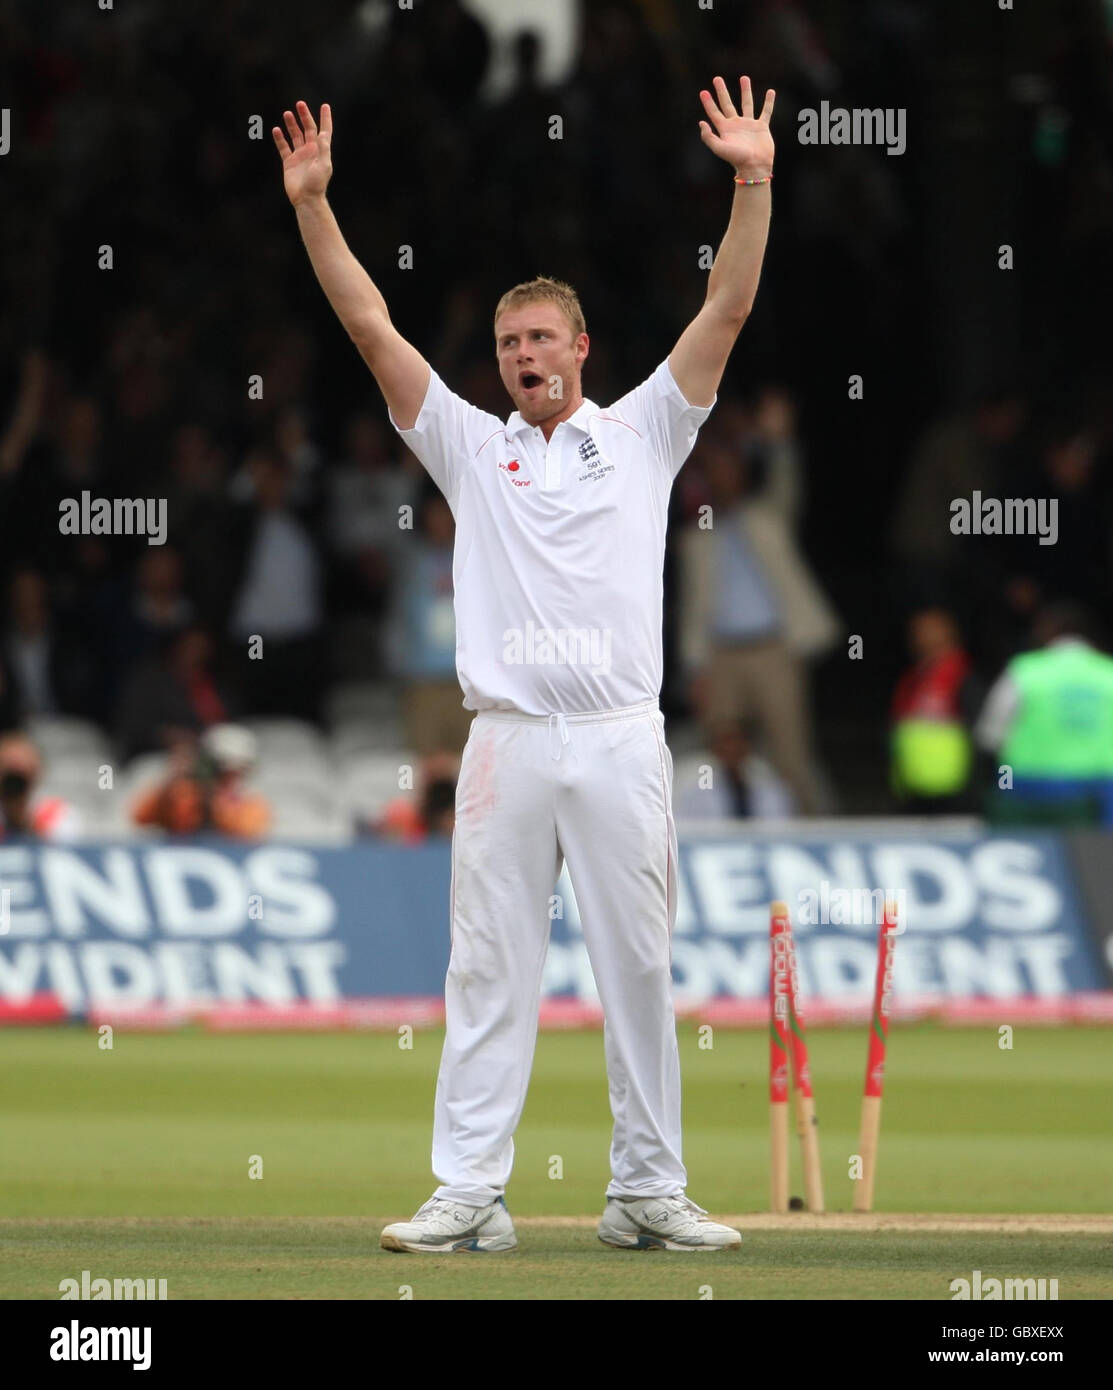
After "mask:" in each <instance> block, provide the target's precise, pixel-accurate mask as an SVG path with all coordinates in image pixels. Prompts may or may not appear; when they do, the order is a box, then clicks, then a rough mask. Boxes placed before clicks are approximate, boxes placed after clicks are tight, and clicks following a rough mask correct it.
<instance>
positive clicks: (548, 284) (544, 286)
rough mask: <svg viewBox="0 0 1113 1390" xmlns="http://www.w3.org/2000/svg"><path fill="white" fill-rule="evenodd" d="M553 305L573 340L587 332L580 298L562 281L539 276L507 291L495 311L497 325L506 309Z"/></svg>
mask: <svg viewBox="0 0 1113 1390" xmlns="http://www.w3.org/2000/svg"><path fill="white" fill-rule="evenodd" d="M540 303H547V304H555V305H556V306H557V308H558V309H559V310H560V311H561V313H562V314H563V315H564V317H565V318H566V319H567V320H568V322H569V323H570V324H571V326H572V336H573V338H576V337H578V336H579V335H580V334H581V333H586V332H587V326H586V324H585V323H584V311H583V309H582V308H581V307H580V296H579V295H578V294H577V293H576V291H575V290H574V289H573V288H572V286H571V285H566V284H565V283H564V281H563V280H550V279H549V277H548V276H547V275H539V276H538V277H537V279H536V280H526V281H525V282H524V283H522V284H521V285H515V286H514V288H513V289H512V290H507V291H506V293H505V294H504V295H503V297H502V298H501V299H500V300H499V302H498V307H497V308H496V309H495V323H496V324H497V323H498V321H499V319H500V318H501V317H502V315H503V314H505V313H506V311H507V310H508V309H521V308H522V307H523V306H524V305H526V304H540Z"/></svg>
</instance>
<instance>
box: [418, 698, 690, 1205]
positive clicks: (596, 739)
mask: <svg viewBox="0 0 1113 1390" xmlns="http://www.w3.org/2000/svg"><path fill="white" fill-rule="evenodd" d="M565 860H567V861H568V872H569V876H570V877H571V879H572V886H573V888H574V889H575V891H576V901H577V903H578V905H579V909H580V919H581V924H582V927H583V934H584V941H585V944H586V946H587V951H588V956H589V958H590V960H591V968H592V970H593V972H594V974H595V982H596V987H597V989H598V991H599V998H600V1002H601V1004H602V1006H603V1012H604V1016H605V1026H604V1046H605V1053H606V1060H607V1078H608V1083H609V1089H610V1101H611V1113H612V1114H613V1116H614V1132H613V1137H612V1140H611V1173H612V1177H611V1181H610V1184H609V1185H608V1187H607V1195H608V1196H609V1197H610V1196H615V1197H620V1196H627V1197H650V1196H654V1197H662V1196H671V1195H672V1194H674V1193H679V1192H683V1190H684V1188H685V1187H686V1185H687V1175H686V1174H685V1171H684V1165H683V1163H682V1162H681V1157H680V1148H681V1143H680V1058H679V1053H678V1049H677V1042H676V1020H675V1016H674V1013H673V1004H672V990H671V970H670V966H671V940H672V929H673V924H674V922H675V920H676V830H675V828H674V826H673V819H672V758H671V756H670V754H669V751H668V749H667V747H666V746H665V738H664V717H663V715H662V714H661V711H660V709H659V708H658V706H657V704H656V702H654V701H651V702H647V703H645V704H640V705H631V706H629V707H627V708H624V709H615V710H609V711H607V712H606V713H603V714H575V715H573V714H568V715H564V714H554V715H551V716H549V717H548V718H545V717H535V716H530V715H524V714H517V713H515V712H512V711H506V712H504V711H501V710H499V711H481V712H480V713H479V714H477V715H476V717H475V719H474V720H473V721H472V726H471V731H470V733H469V735H468V741H467V744H466V746H465V748H464V754H463V760H462V764H461V769H460V780H459V784H458V786H457V792H456V830H455V833H454V835H453V837H452V905H451V922H452V952H451V957H450V960H449V966H448V977H447V979H446V981H445V1027H446V1033H445V1043H444V1052H443V1054H442V1056H441V1066H440V1074H439V1076H438V1078H437V1093H436V1102H435V1113H434V1123H433V1172H434V1173H435V1174H436V1176H437V1178H438V1180H439V1181H440V1183H441V1186H440V1187H439V1188H438V1189H437V1196H440V1197H448V1198H451V1199H452V1200H454V1201H458V1202H464V1203H470V1204H473V1205H476V1206H482V1205H486V1204H487V1203H489V1202H493V1201H494V1200H495V1198H496V1197H498V1196H499V1195H500V1194H501V1193H502V1192H503V1191H504V1190H505V1188H506V1184H507V1182H508V1181H509V1179H510V1170H511V1167H512V1166H513V1162H514V1138H513V1136H514V1131H515V1129H516V1128H517V1125H518V1120H519V1119H520V1117H521V1114H522V1107H523V1106H524V1104H525V1099H526V1090H527V1088H528V1086H529V1077H530V1071H531V1069H532V1066H533V1052H534V1045H535V1043H536V1041H537V1014H538V1004H539V996H540V990H541V973H542V969H543V967H544V964H545V955H546V951H547V948H548V943H549V920H550V919H549V903H550V899H551V897H552V894H553V892H554V889H555V886H556V880H557V877H558V876H559V874H560V870H561V866H562V864H563V863H564V861H565Z"/></svg>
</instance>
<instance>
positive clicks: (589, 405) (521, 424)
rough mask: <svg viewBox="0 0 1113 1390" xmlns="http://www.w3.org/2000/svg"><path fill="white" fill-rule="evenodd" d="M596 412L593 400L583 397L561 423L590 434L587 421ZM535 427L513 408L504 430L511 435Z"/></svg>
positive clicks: (596, 407)
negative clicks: (572, 412) (580, 402)
mask: <svg viewBox="0 0 1113 1390" xmlns="http://www.w3.org/2000/svg"><path fill="white" fill-rule="evenodd" d="M598 414H599V407H598V406H597V405H596V404H595V402H594V401H589V400H586V399H585V400H584V401H583V403H582V404H581V406H580V408H579V409H578V410H577V411H576V413H575V414H574V415H570V416H569V417H568V419H567V420H563V421H562V422H561V423H562V424H565V425H568V426H569V427H570V428H571V429H575V430H579V431H580V433H581V434H590V433H591V431H590V430H589V429H588V424H587V422H588V420H590V419H591V417H592V416H593V415H598ZM536 428H537V427H536V426H535V425H530V424H527V422H526V421H525V420H523V419H522V416H521V413H520V412H519V411H517V410H515V411H514V412H513V414H511V415H510V417H509V418H508V419H507V421H506V432H507V434H511V435H517V434H525V433H526V432H527V431H529V430H533V429H536ZM559 428H560V425H558V426H557V429H559Z"/></svg>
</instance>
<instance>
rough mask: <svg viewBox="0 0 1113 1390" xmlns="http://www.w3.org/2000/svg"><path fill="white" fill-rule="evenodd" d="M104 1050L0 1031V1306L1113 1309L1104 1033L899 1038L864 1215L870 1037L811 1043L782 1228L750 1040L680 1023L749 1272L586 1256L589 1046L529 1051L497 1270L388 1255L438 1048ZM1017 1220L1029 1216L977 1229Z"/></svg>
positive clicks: (723, 1265)
mask: <svg viewBox="0 0 1113 1390" xmlns="http://www.w3.org/2000/svg"><path fill="white" fill-rule="evenodd" d="M1001 1021H1002V1023H1008V1022H1009V1019H1008V1017H1007V1008H1006V1007H1004V1006H1003V1009H1002V1019H1001ZM114 1041H115V1045H114V1047H113V1048H112V1049H111V1050H110V1051H106V1050H101V1049H100V1048H99V1047H98V1044H97V1035H96V1033H95V1032H91V1031H88V1030H86V1029H81V1028H58V1029H45V1030H11V1031H7V1032H3V1033H0V1076H2V1077H3V1083H2V1094H3V1103H2V1112H3V1120H4V1122H3V1124H2V1125H0V1173H2V1174H3V1182H2V1183H0V1296H3V1297H7V1298H20V1297H33V1298H57V1297H58V1284H59V1281H60V1280H62V1279H63V1278H69V1277H80V1274H81V1271H82V1270H83V1269H88V1270H90V1271H91V1273H92V1277H94V1278H95V1277H98V1275H101V1276H108V1277H139V1276H143V1277H147V1276H151V1277H157V1278H166V1279H167V1280H168V1286H169V1292H170V1296H171V1297H173V1298H251V1299H254V1298H379V1299H397V1298H399V1297H403V1296H406V1293H405V1290H406V1288H412V1290H413V1295H412V1296H413V1297H415V1298H458V1297H462V1298H554V1297H556V1298H592V1299H595V1298H600V1299H604V1298H692V1299H696V1298H700V1297H704V1298H706V1297H708V1296H710V1297H713V1298H716V1299H719V1298H785V1297H791V1298H810V1297H820V1298H822V1297H834V1298H846V1297H852V1298H948V1297H949V1296H950V1294H949V1290H948V1285H949V1282H950V1280H951V1279H953V1278H958V1277H966V1278H969V1277H970V1275H971V1271H972V1270H974V1269H980V1270H981V1271H982V1273H983V1276H986V1277H988V1276H989V1275H991V1274H996V1275H999V1276H1007V1277H1012V1276H1016V1277H1020V1276H1032V1277H1048V1278H1050V1277H1056V1278H1058V1279H1059V1280H1060V1286H1059V1287H1060V1297H1061V1298H1064V1299H1065V1298H1109V1297H1111V1296H1113V1257H1111V1256H1110V1254H1109V1251H1110V1246H1111V1244H1113V1242H1111V1240H1110V1237H1111V1235H1113V1220H1110V1219H1109V1218H1107V1219H1105V1220H1102V1219H1101V1215H1100V1214H1101V1213H1108V1212H1110V1211H1113V1145H1111V1143H1110V1135H1109V1130H1110V1122H1109V1113H1110V1107H1109V1097H1110V1095H1111V1094H1113V1087H1111V1082H1113V1047H1111V1042H1113V1035H1111V1034H1110V1033H1109V1032H1108V1031H1106V1030H1102V1029H1092V1030H1091V1029H1081V1028H1078V1029H1070V1028H1068V1029H1057V1030H1051V1029H1042V1028H1030V1029H1022V1028H1017V1029H1016V1030H1015V1032H1014V1036H1013V1047H1012V1049H1011V1050H1002V1049H1001V1048H1000V1047H999V1046H998V1034H997V1030H996V1029H984V1030H982V1029H978V1030H961V1031H960V1030H952V1029H944V1028H938V1027H935V1026H931V1025H919V1026H916V1027H905V1028H897V1027H894V1029H893V1033H892V1036H891V1039H890V1045H889V1065H888V1075H887V1080H886V1096H885V1102H884V1114H883V1120H882V1140H881V1154H880V1164H879V1170H878V1179H877V1188H876V1207H877V1210H878V1213H879V1214H881V1215H879V1217H878V1218H877V1219H873V1218H860V1217H858V1218H855V1217H852V1216H850V1215H847V1216H844V1217H840V1216H838V1215H837V1213H839V1212H840V1211H842V1212H849V1207H850V1199H851V1183H850V1181H849V1177H848V1165H849V1160H850V1155H851V1154H852V1153H853V1152H854V1151H855V1148H856V1133H857V1118H858V1100H859V1096H860V1091H861V1083H862V1073H863V1070H864V1066H865V1036H864V1030H861V1029H852V1030H820V1029H816V1030H812V1033H811V1034H810V1035H809V1042H810V1050H811V1054H812V1071H813V1080H814V1084H815V1089H816V1097H817V1106H818V1110H819V1123H820V1137H821V1144H822V1148H823V1157H824V1182H825V1188H826V1195H827V1206H828V1210H829V1212H831V1213H832V1215H831V1216H830V1217H828V1218H826V1219H824V1218H811V1217H810V1216H807V1215H806V1214H801V1215H799V1216H789V1217H786V1218H781V1219H780V1220H779V1221H773V1220H771V1219H769V1218H768V1217H766V1218H764V1219H762V1218H761V1217H760V1216H759V1215H758V1214H759V1213H761V1212H762V1211H763V1210H764V1209H765V1208H767V1205H768V1104H767V1087H766V1080H765V1067H766V1051H767V1041H766V1037H765V1035H764V1034H763V1033H761V1032H728V1031H725V1030H718V1031H716V1032H715V1034H714V1037H713V1040H712V1041H713V1046H712V1047H711V1048H706V1047H701V1046H700V1045H699V1043H700V1039H699V1035H698V1033H697V1030H696V1028H695V1027H694V1026H682V1027H681V1030H680V1041H681V1059H682V1066H683V1069H684V1108H685V1159H686V1162H687V1166H688V1171H689V1189H688V1190H689V1192H690V1194H691V1195H692V1196H693V1197H694V1198H695V1200H696V1201H698V1202H699V1203H700V1204H701V1205H702V1206H705V1207H707V1208H708V1209H709V1210H710V1211H711V1212H712V1214H713V1215H716V1216H729V1215H731V1214H732V1213H733V1214H741V1215H740V1216H739V1217H738V1221H739V1224H741V1225H742V1226H743V1228H744V1231H745V1235H744V1241H743V1247H742V1250H741V1251H740V1252H730V1253H715V1254H706V1255H705V1254H694V1255H687V1254H683V1255H682V1254H655V1255H638V1254H627V1253H624V1252H619V1251H612V1250H609V1249H607V1248H605V1247H604V1246H602V1245H601V1244H600V1243H599V1242H598V1240H597V1239H596V1236H595V1229H594V1228H595V1223H596V1221H597V1219H598V1216H599V1213H600V1212H601V1210H602V1206H603V1201H604V1198H603V1191H604V1188H605V1186H606V1183H607V1180H608V1176H609V1171H608V1166H607V1147H608V1142H609V1136H610V1115H609V1111H608V1107H607V1090H606V1080H605V1075H604V1068H603V1046H602V1036H601V1035H600V1034H598V1033H547V1034H543V1035H542V1036H541V1037H540V1039H539V1041H538V1049H537V1059H536V1064H535V1067H534V1074H533V1083H532V1087H531V1091H530V1096H529V1100H528V1102H527V1105H526V1111H525V1115H524V1117H523V1120H522V1124H521V1127H520V1129H519V1132H518V1136H517V1140H516V1146H517V1157H516V1162H515V1171H514V1177H513V1179H512V1182H511V1187H510V1190H509V1192H508V1202H509V1205H510V1209H511V1212H512V1213H513V1214H514V1216H515V1219H516V1223H517V1225H518V1239H519V1245H520V1248H519V1250H518V1251H517V1252H515V1253H513V1254H511V1255H507V1256H486V1257H485V1256H405V1255H390V1254H387V1253H386V1252H383V1251H380V1250H379V1248H378V1232H379V1230H380V1228H381V1226H382V1225H383V1224H385V1223H386V1222H387V1221H389V1220H395V1219H398V1218H401V1217H407V1216H409V1215H410V1214H411V1213H412V1212H413V1211H414V1210H415V1209H416V1207H417V1206H418V1205H420V1203H421V1202H422V1201H424V1200H425V1198H426V1197H427V1196H428V1195H429V1194H430V1192H431V1191H432V1189H433V1186H434V1179H433V1177H432V1175H431V1173H430V1171H429V1143H430V1130H431V1107H432V1096H433V1087H434V1082H435V1077H436V1069H437V1062H438V1060H439V1056H440V1045H441V1035H440V1033H437V1032H428V1033H423V1032H418V1033H416V1034H415V1035H414V1038H413V1048H412V1050H409V1049H403V1048H400V1047H399V1045H398V1038H397V1037H396V1036H395V1035H393V1034H368V1033H362V1034H359V1033H329V1034H312V1035H290V1034H279V1035H269V1036H266V1035H247V1036H241V1035H218V1034H208V1033H202V1032H193V1031H190V1032H183V1033H173V1034H136V1033H126V1032H120V1031H118V1032H117V1033H116V1036H115V1040H114ZM793 1159H794V1163H796V1162H798V1155H797V1154H794V1155H793ZM260 1165H261V1173H262V1176H261V1177H259V1176H256V1177H253V1176H251V1174H252V1172H255V1173H258V1172H259V1171H260ZM558 1174H559V1176H557V1175H558ZM794 1176H795V1177H796V1181H795V1188H794V1190H799V1188H800V1184H799V1181H798V1170H796V1169H794ZM940 1212H944V1213H948V1214H949V1219H948V1220H947V1221H945V1222H942V1223H941V1222H939V1221H933V1220H929V1219H928V1214H930V1213H940ZM747 1213H750V1214H752V1215H747ZM884 1213H911V1214H919V1218H918V1220H916V1221H913V1220H911V1219H910V1220H907V1221H902V1222H900V1223H897V1224H894V1222H893V1221H892V1220H891V1219H886V1218H885V1217H884ZM1010 1213H1011V1214H1014V1215H1021V1216H1022V1215H1025V1214H1032V1213H1039V1214H1041V1217H1040V1219H1039V1220H1034V1219H1027V1220H1025V1221H1021V1222H1015V1221H1014V1222H1005V1221H992V1220H989V1221H987V1220H985V1219H984V1218H986V1217H987V1216H989V1215H991V1214H992V1215H996V1214H1010ZM1071 1214H1074V1215H1076V1216H1078V1217H1086V1218H1087V1219H1086V1220H1079V1219H1067V1218H1068V1217H1069V1216H1071ZM979 1218H982V1219H979ZM1056 1218H1058V1219H1056ZM708 1290H710V1293H709V1292H708Z"/></svg>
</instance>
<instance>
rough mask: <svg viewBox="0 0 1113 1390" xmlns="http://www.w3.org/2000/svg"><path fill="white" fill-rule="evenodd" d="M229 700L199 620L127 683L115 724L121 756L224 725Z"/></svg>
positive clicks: (168, 642) (210, 642) (176, 635)
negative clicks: (213, 726)
mask: <svg viewBox="0 0 1113 1390" xmlns="http://www.w3.org/2000/svg"><path fill="white" fill-rule="evenodd" d="M229 704H230V701H229V697H228V695H227V692H226V691H225V690H224V689H223V687H222V685H221V683H220V682H219V681H218V680H217V678H216V675H215V673H214V647H213V640H212V638H211V637H210V635H209V633H208V632H207V631H206V630H205V629H204V628H203V627H200V626H198V625H196V624H194V625H191V626H190V627H187V628H184V629H183V630H182V631H181V632H177V633H174V634H173V635H172V636H170V637H169V638H167V639H166V641H165V643H164V646H163V648H162V650H161V651H160V652H158V653H157V654H156V655H154V656H152V657H150V658H148V660H147V661H146V662H144V663H143V664H142V665H141V666H140V667H139V668H138V670H136V672H135V673H134V675H133V676H132V677H131V679H130V680H129V682H128V684H127V685H126V687H125V689H124V694H123V699H122V701H121V705H120V711H119V716H118V720H117V726H116V741H117V745H118V747H119V750H120V756H121V757H122V758H124V759H125V760H126V759H129V758H133V757H135V756H136V755H137V754H139V753H152V752H156V751H157V752H161V751H162V750H163V749H165V748H167V747H168V746H169V745H170V743H171V741H172V740H173V739H174V738H175V737H178V736H180V735H181V734H182V733H183V732H186V733H193V734H196V733H199V732H200V731H201V730H202V729H206V728H208V727H209V726H210V725H213V724H221V723H223V722H224V721H225V720H226V719H227V717H228V710H229Z"/></svg>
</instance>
